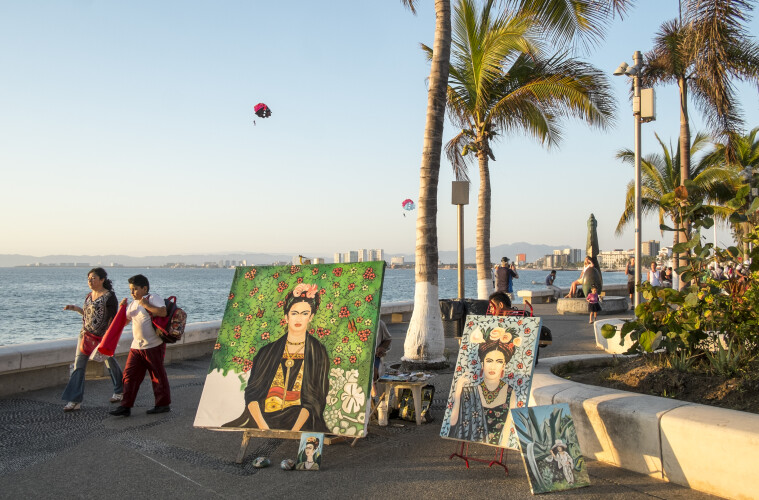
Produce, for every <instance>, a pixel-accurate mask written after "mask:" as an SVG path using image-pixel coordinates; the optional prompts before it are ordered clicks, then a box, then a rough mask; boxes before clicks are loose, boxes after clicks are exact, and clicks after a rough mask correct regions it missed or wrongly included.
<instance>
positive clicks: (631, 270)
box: [625, 257, 635, 304]
mask: <svg viewBox="0 0 759 500" xmlns="http://www.w3.org/2000/svg"><path fill="white" fill-rule="evenodd" d="M625 274H626V275H627V293H629V294H630V304H635V300H633V294H634V293H635V257H630V260H629V261H628V262H627V267H625Z"/></svg>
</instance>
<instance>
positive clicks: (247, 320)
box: [195, 262, 385, 436]
mask: <svg viewBox="0 0 759 500" xmlns="http://www.w3.org/2000/svg"><path fill="white" fill-rule="evenodd" d="M384 268H385V263H384V262H361V263H348V264H314V265H298V266H261V267H238V268H237V270H236V272H235V278H234V281H233V282H232V287H231V289H230V292H229V296H228V297H227V307H226V311H225V313H224V319H223V321H222V324H221V328H220V330H219V336H218V339H217V340H216V343H215V345H214V348H213V356H212V358H211V366H210V368H209V372H208V375H207V377H206V383H205V386H204V388H203V395H202V396H201V399H200V404H199V406H198V412H197V415H196V417H195V426H196V427H209V428H239V429H256V428H257V429H263V430H284V431H303V432H305V431H308V432H324V433H331V434H337V435H345V436H364V435H366V424H367V418H368V414H369V410H370V404H369V402H370V397H369V393H370V389H371V380H372V370H373V368H374V363H373V361H374V350H375V337H376V329H377V324H378V322H379V317H380V302H381V300H380V299H381V297H382V282H383V276H384Z"/></svg>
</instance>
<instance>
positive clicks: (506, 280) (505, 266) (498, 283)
mask: <svg viewBox="0 0 759 500" xmlns="http://www.w3.org/2000/svg"><path fill="white" fill-rule="evenodd" d="M515 277H516V278H519V275H518V274H517V273H516V271H515V270H514V269H513V267H512V266H509V258H508V257H502V258H501V265H500V266H498V267H497V268H496V270H495V291H496V292H505V293H508V294H510V295H509V296H510V297H511V298H512V299H513V298H514V297H513V295H511V294H512V293H513V290H514V285H513V284H512V283H513V279H514V278H515Z"/></svg>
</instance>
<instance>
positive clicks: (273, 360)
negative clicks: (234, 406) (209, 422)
mask: <svg viewBox="0 0 759 500" xmlns="http://www.w3.org/2000/svg"><path fill="white" fill-rule="evenodd" d="M318 307H319V288H318V287H317V286H316V285H307V284H304V283H301V284H299V285H296V286H295V288H294V289H293V290H292V292H290V293H288V294H287V296H286V297H285V305H284V312H285V319H286V321H287V333H286V334H285V335H283V336H282V337H281V338H279V339H278V340H276V341H275V342H272V343H271V344H268V345H266V346H264V347H262V348H261V350H260V351H259V353H258V355H256V357H254V358H253V365H252V367H251V369H250V378H249V379H248V386H247V387H246V389H245V410H244V411H243V414H242V415H241V416H240V417H239V418H237V419H235V420H233V421H231V422H229V423H226V424H224V426H223V427H249V428H258V429H276V430H287V431H315V432H329V430H328V429H327V425H326V423H325V422H324V417H323V416H322V413H323V412H324V405H325V401H326V398H327V392H329V358H328V356H327V350H326V349H325V348H324V346H323V345H322V344H321V343H320V342H319V341H318V340H316V339H315V338H314V337H313V336H311V335H308V333H307V331H308V325H309V323H310V322H311V320H312V319H313V318H314V314H315V313H316V309H317V308H318Z"/></svg>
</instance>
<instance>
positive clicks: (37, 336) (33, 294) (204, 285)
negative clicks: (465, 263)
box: [0, 267, 626, 345]
mask: <svg viewBox="0 0 759 500" xmlns="http://www.w3.org/2000/svg"><path fill="white" fill-rule="evenodd" d="M87 271H89V268H55V267H14V268H0V345H10V344H21V343H26V342H37V341H41V340H53V339H62V338H71V337H75V336H76V335H77V334H78V333H79V329H80V328H81V325H82V321H81V316H79V314H77V313H76V312H73V311H64V310H63V306H65V305H66V304H75V305H78V306H81V305H82V303H83V302H84V298H85V296H86V295H87V293H88V292H89V288H88V287H87ZM107 271H108V277H109V278H110V279H111V280H112V281H113V284H114V289H115V291H116V296H117V297H118V298H119V300H121V299H122V298H124V297H129V285H128V284H127V279H128V278H129V277H130V276H133V275H135V274H144V275H145V276H147V277H148V279H149V280H150V289H151V290H152V291H154V292H156V293H157V294H159V295H161V296H162V297H164V298H165V297H168V296H170V295H176V296H177V302H178V304H179V305H180V307H182V308H183V309H184V310H185V311H186V312H187V321H188V322H191V323H195V322H200V321H214V320H221V319H222V316H223V314H224V308H225V307H226V301H227V295H228V293H229V288H230V286H231V285H232V278H233V277H234V269H200V268H197V269H196V268H192V269H167V268H151V269H140V268H108V269H107ZM547 274H548V272H547V271H535V270H520V271H519V276H520V279H518V280H515V282H514V289H515V290H535V289H542V288H545V286H544V283H545V277H546V275H547ZM579 275H580V273H579V271H558V272H557V277H556V285H557V286H559V287H568V286H569V285H570V283H571V282H572V281H573V280H575V279H577V277H578V276H579ZM464 279H465V294H466V296H467V297H468V298H476V297H477V273H476V271H475V270H474V269H468V270H467V271H466V273H465V278H464ZM438 281H439V295H440V298H441V299H443V298H455V297H456V296H457V290H458V272H457V271H456V270H455V269H443V270H440V271H439V274H438ZM625 282H626V279H625V276H624V273H621V272H605V273H604V283H610V284H611V283H625ZM413 298H414V270H413V269H389V268H388V269H386V271H385V282H384V285H383V291H382V302H383V303H386V302H398V301H409V300H413ZM515 298H516V297H515ZM516 299H517V301H519V299H518V298H516ZM130 300H131V299H130Z"/></svg>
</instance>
